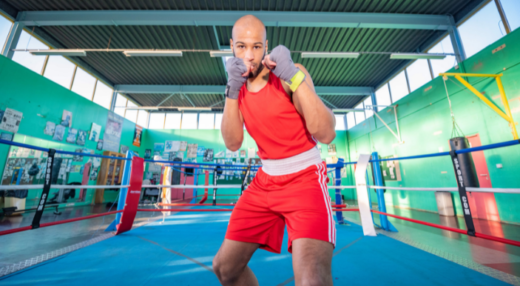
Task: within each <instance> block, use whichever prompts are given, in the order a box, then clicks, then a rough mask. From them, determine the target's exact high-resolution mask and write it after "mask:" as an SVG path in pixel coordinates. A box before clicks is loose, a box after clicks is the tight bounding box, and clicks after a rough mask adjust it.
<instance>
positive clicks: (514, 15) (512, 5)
mask: <svg viewBox="0 0 520 286" xmlns="http://www.w3.org/2000/svg"><path fill="white" fill-rule="evenodd" d="M500 2H501V3H502V8H504V11H505V12H506V17H507V21H508V22H509V26H510V27H511V31H513V30H514V29H516V28H518V27H520V1H518V0H500Z"/></svg>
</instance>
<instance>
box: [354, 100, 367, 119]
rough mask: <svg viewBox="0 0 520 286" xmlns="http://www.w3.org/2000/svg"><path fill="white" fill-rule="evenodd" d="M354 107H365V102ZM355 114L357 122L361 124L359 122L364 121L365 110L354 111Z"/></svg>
mask: <svg viewBox="0 0 520 286" xmlns="http://www.w3.org/2000/svg"><path fill="white" fill-rule="evenodd" d="M354 108H355V109H364V107H363V102H361V103H360V104H358V105H356V106H355V107H354ZM354 116H355V117H356V123H357V124H359V123H361V122H363V120H365V112H364V111H355V112H354Z"/></svg>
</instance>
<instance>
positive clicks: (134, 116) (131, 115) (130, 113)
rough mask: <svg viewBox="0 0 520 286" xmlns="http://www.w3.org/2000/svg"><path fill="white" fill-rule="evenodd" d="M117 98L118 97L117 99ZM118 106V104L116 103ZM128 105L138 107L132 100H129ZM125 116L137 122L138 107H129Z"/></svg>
mask: <svg viewBox="0 0 520 286" xmlns="http://www.w3.org/2000/svg"><path fill="white" fill-rule="evenodd" d="M116 100H117V99H116ZM116 106H117V105H116ZM126 106H127V107H137V105H136V104H135V103H133V102H131V101H130V100H129V101H128V103H127V105H126ZM125 118H126V119H128V120H130V121H132V122H133V123H135V122H136V121H137V109H127V110H126V113H125Z"/></svg>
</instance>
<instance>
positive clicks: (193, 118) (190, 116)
mask: <svg viewBox="0 0 520 286" xmlns="http://www.w3.org/2000/svg"><path fill="white" fill-rule="evenodd" d="M197 115H198V114H197V113H184V114H183V115H182V125H181V128H182V129H197Z"/></svg>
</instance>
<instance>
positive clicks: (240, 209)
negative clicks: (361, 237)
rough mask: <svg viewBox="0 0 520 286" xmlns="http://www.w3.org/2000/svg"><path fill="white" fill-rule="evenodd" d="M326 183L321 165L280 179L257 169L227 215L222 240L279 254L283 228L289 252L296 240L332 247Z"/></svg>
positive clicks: (331, 223)
mask: <svg viewBox="0 0 520 286" xmlns="http://www.w3.org/2000/svg"><path fill="white" fill-rule="evenodd" d="M328 182H329V179H328V177H327V167H326V164H325V162H322V163H321V164H317V165H312V166H310V167H308V168H306V169H304V170H302V171H299V172H297V173H293V174H289V175H282V176H270V175H268V174H266V173H264V172H263V171H262V168H260V170H259V171H258V173H257V174H256V177H255V178H254V179H253V182H252V183H251V185H249V187H248V188H247V189H246V190H245V191H244V193H243V195H242V197H240V199H239V200H238V202H237V204H236V206H235V208H234V210H233V213H232V214H231V219H230V221H229V226H228V229H227V233H226V238H227V239H230V240H235V241H242V242H250V243H258V244H260V248H262V249H265V250H267V251H271V252H276V253H280V251H281V249H282V240H283V233H284V228H285V225H287V230H288V233H289V252H291V253H292V241H293V240H295V239H298V238H313V239H318V240H323V241H327V242H330V243H332V244H333V245H334V246H335V245H336V227H335V225H334V224H335V222H334V219H333V217H332V209H331V202H330V196H329V193H328V190H327V186H326V184H327V183H328Z"/></svg>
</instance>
